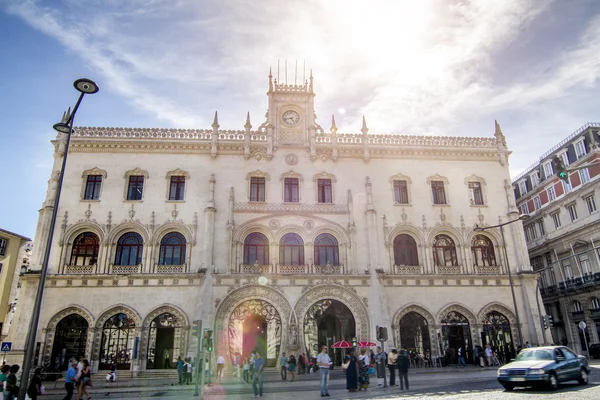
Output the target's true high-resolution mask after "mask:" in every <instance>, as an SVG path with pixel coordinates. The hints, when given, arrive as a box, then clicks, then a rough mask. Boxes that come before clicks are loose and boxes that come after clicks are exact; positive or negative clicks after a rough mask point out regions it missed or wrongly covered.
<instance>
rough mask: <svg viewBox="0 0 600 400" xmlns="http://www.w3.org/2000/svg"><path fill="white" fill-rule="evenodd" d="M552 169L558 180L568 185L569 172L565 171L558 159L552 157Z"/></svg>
mask: <svg viewBox="0 0 600 400" xmlns="http://www.w3.org/2000/svg"><path fill="white" fill-rule="evenodd" d="M552 169H554V171H555V172H556V176H558V179H561V180H563V181H565V182H567V183H569V172H568V171H567V167H565V164H563V162H562V160H561V159H560V157H558V156H554V157H552Z"/></svg>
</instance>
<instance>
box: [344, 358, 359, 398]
mask: <svg viewBox="0 0 600 400" xmlns="http://www.w3.org/2000/svg"><path fill="white" fill-rule="evenodd" d="M344 365H345V366H346V389H348V391H349V392H351V393H354V392H356V390H357V389H358V359H357V358H356V355H355V354H354V349H350V351H348V355H347V356H346V358H345V359H344Z"/></svg>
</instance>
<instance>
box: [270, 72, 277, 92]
mask: <svg viewBox="0 0 600 400" xmlns="http://www.w3.org/2000/svg"><path fill="white" fill-rule="evenodd" d="M275 82H277V80H275ZM272 91H273V74H272V73H271V68H269V92H272Z"/></svg>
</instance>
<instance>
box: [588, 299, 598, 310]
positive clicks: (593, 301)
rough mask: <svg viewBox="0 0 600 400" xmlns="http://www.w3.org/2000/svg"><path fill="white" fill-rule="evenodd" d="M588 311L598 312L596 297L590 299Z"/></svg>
mask: <svg viewBox="0 0 600 400" xmlns="http://www.w3.org/2000/svg"><path fill="white" fill-rule="evenodd" d="M590 309H591V310H595V311H600V300H598V298H597V297H592V301H591V302H590Z"/></svg>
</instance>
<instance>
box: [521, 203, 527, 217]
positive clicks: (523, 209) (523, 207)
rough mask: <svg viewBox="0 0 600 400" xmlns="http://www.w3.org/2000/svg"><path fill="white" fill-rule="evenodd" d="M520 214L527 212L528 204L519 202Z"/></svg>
mask: <svg viewBox="0 0 600 400" xmlns="http://www.w3.org/2000/svg"><path fill="white" fill-rule="evenodd" d="M521 214H529V206H528V205H527V203H523V204H521Z"/></svg>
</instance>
